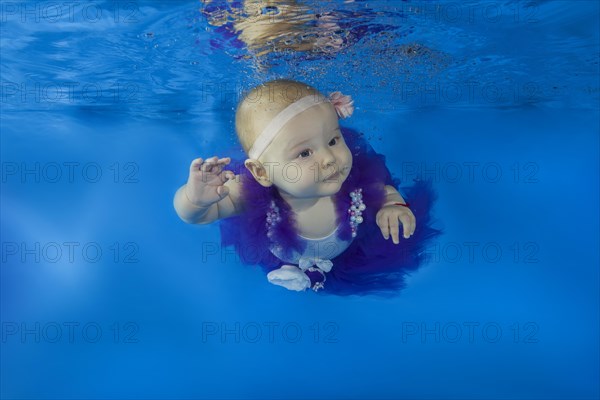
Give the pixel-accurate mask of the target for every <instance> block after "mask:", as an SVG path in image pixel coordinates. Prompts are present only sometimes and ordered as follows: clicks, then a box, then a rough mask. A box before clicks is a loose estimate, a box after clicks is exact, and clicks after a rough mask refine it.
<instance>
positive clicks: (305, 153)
mask: <svg viewBox="0 0 600 400" xmlns="http://www.w3.org/2000/svg"><path fill="white" fill-rule="evenodd" d="M308 156H310V150H309V149H306V150H303V151H301V152H300V154H298V157H300V158H306V157H308Z"/></svg>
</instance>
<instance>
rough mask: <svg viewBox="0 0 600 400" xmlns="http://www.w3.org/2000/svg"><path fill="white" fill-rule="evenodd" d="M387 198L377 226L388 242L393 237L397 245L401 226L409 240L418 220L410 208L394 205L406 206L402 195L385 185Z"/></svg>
mask: <svg viewBox="0 0 600 400" xmlns="http://www.w3.org/2000/svg"><path fill="white" fill-rule="evenodd" d="M385 192H386V198H385V201H384V202H383V205H382V207H381V209H380V210H379V211H378V212H377V216H376V221H377V226H379V228H380V229H381V234H382V235H383V237H384V238H385V239H386V240H387V239H389V237H390V234H391V235H392V241H393V242H394V243H395V244H398V243H400V238H399V237H398V235H399V231H400V225H399V224H398V221H400V222H401V223H402V227H403V230H404V238H405V239H408V238H409V237H410V236H411V235H412V234H413V233H414V232H415V229H416V222H417V221H416V219H415V216H414V214H413V213H412V211H410V208H408V207H404V206H400V205H394V203H396V202H398V203H402V204H406V202H405V201H404V199H403V198H402V196H401V195H400V193H398V191H397V190H396V188H394V187H393V186H390V185H385Z"/></svg>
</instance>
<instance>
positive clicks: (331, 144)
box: [329, 136, 340, 146]
mask: <svg viewBox="0 0 600 400" xmlns="http://www.w3.org/2000/svg"><path fill="white" fill-rule="evenodd" d="M339 140H340V137H339V136H336V137H334V138H333V139H331V140H330V141H329V145H330V146H334V145H335V144H336V143H337V142H338V141H339Z"/></svg>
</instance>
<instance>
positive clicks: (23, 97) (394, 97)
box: [0, 1, 600, 399]
mask: <svg viewBox="0 0 600 400" xmlns="http://www.w3.org/2000/svg"><path fill="white" fill-rule="evenodd" d="M56 4H58V3H56V2H53V3H50V2H47V3H44V2H37V3H33V2H31V3H12V2H5V1H3V2H2V3H1V9H0V18H1V24H2V25H1V39H0V40H1V41H0V43H1V46H2V47H1V50H2V51H1V73H2V77H1V81H2V93H1V103H0V105H1V157H2V191H1V196H0V199H1V214H2V215H1V219H2V226H1V234H2V238H1V242H2V267H1V270H0V274H1V275H0V276H1V307H0V309H1V321H2V341H1V355H0V368H1V374H0V386H1V391H0V394H1V397H2V398H6V399H12V398H16V399H23V398H27V399H32V398H44V399H59V398H60V399H63V398H77V399H80V398H89V399H91V398H94V399H99V398H102V399H105V398H155V399H159V398H160V399H163V398H165V399H166V398H169V399H175V398H188V399H192V398H194V399H214V398H221V399H226V398H227V399H229V398H249V399H259V398H260V399H264V398H296V399H308V398H315V399H317V398H318V399H325V398H335V399H342V398H356V399H363V398H378V399H383V398H390V399H391V398H410V399H440V398H444V399H445V398H472V399H504V398H519V399H593V398H598V397H599V396H600V390H599V379H598V376H599V375H600V373H599V372H600V371H599V346H598V337H599V333H600V332H599V320H598V311H599V310H598V304H599V302H598V300H599V299H598V297H599V276H598V266H599V264H600V263H599V249H598V243H599V233H598V226H599V224H598V222H599V215H598V204H599V191H598V186H599V176H598V171H599V168H598V164H599V157H598V155H599V143H598V137H599V131H600V129H599V123H598V121H599V101H600V95H599V93H600V91H599V86H600V85H599V78H598V74H599V64H598V61H599V56H598V55H599V26H598V25H599V24H598V20H599V19H598V14H599V9H598V8H599V7H598V3H597V2H592V1H577V2H567V1H564V2H561V1H524V2H513V1H501V2H493V3H491V2H487V3H482V2H474V1H470V2H464V3H460V4H459V3H450V2H417V3H415V2H392V1H387V2H382V1H379V2H377V1H373V2H368V3H367V2H362V1H356V2H353V3H345V2H343V1H338V2H331V4H329V3H327V4H326V5H323V4H320V5H319V6H318V8H319V10H320V11H323V10H324V9H325V10H326V11H330V12H334V13H336V15H338V16H343V17H344V18H343V19H342V20H340V25H341V26H342V28H343V29H342V30H343V31H345V32H353V33H352V35H354V36H352V35H349V36H348V37H347V38H346V40H347V41H346V47H345V48H343V49H342V50H341V51H340V52H339V53H336V54H334V55H331V54H322V53H321V54H320V53H316V54H312V55H310V56H308V55H307V54H306V53H304V54H293V53H292V54H290V53H278V52H275V53H270V54H267V55H265V56H263V57H261V62H265V63H266V65H268V68H257V64H256V60H255V59H253V58H252V57H251V56H250V57H248V54H249V53H248V51H247V50H246V49H245V48H244V47H240V45H239V43H238V42H237V41H236V39H235V38H234V37H231V35H228V34H227V33H226V31H225V30H224V28H223V27H218V26H215V25H210V24H209V23H207V15H208V14H210V12H214V9H213V10H211V9H208V10H206V9H204V10H205V11H206V13H202V12H201V10H203V4H202V3H201V2H197V1H180V2H167V1H163V2H157V1H148V2H141V1H140V2H136V1H132V2H117V3H115V2H81V4H72V3H61V4H62V6H60V7H63V8H61V9H60V10H57V9H56V7H57V6H56ZM221 4H223V3H221ZM313 6H314V4H313ZM65 7H66V8H65ZM314 7H316V6H314ZM407 45H408V46H411V48H413V49H416V50H415V52H416V54H415V53H411V52H410V51H408V52H407V51H406V46H407ZM403 46H404V47H403ZM401 49H404V50H401ZM407 54H408V55H410V54H412V55H413V56H408V55H407ZM282 76H285V77H291V78H294V79H299V80H304V81H306V82H308V83H310V84H312V85H314V86H316V87H317V88H319V89H321V90H322V91H323V92H329V91H334V90H341V91H342V92H344V93H348V94H351V95H352V96H353V98H354V99H355V105H356V106H357V107H358V108H357V110H356V112H355V113H354V115H353V116H352V118H350V119H348V120H344V121H343V122H342V124H345V125H347V126H351V127H354V128H357V129H359V130H361V131H362V132H365V134H366V135H367V137H369V140H370V142H371V144H372V145H373V147H374V148H375V149H376V150H377V151H379V152H381V153H382V154H385V155H386V157H387V161H388V165H389V167H390V169H391V170H392V171H393V172H394V173H395V174H396V175H397V176H400V177H401V178H402V179H403V181H404V182H405V184H409V183H410V182H411V180H412V179H413V178H415V177H418V176H428V177H430V178H432V179H434V182H435V187H436V189H437V191H438V194H439V200H438V202H437V203H436V206H435V210H434V212H435V216H436V218H437V220H438V222H439V224H440V226H443V228H444V232H445V234H444V236H443V237H442V238H441V239H440V240H439V241H438V243H437V244H436V245H435V246H432V247H431V248H429V249H428V252H429V253H430V260H429V263H428V264H427V265H425V266H424V267H423V268H422V269H420V270H419V271H418V272H417V273H415V274H413V275H412V276H411V277H410V278H409V281H408V287H407V289H406V290H404V291H403V293H402V294H401V296H399V297H397V298H395V299H380V298H373V297H363V298H352V297H350V298H348V297H334V296H322V295H317V294H314V293H312V292H310V293H309V292H307V293H295V292H288V291H286V290H285V289H283V288H280V287H276V286H274V285H271V284H269V283H268V282H267V281H266V279H265V276H264V274H263V273H262V272H261V271H260V270H259V269H258V268H251V267H247V266H243V265H241V264H240V262H239V260H238V259H237V258H236V255H235V254H233V253H232V252H231V251H230V250H228V249H220V248H219V246H218V240H217V239H218V233H219V230H218V226H217V225H216V224H213V225H207V226H193V225H188V224H185V223H183V222H182V221H180V220H179V218H178V217H177V215H176V214H175V211H174V209H173V207H172V198H173V194H174V192H175V190H177V188H178V187H179V186H181V185H182V184H183V183H184V182H185V180H186V178H187V176H186V173H187V170H188V166H189V163H190V161H191V160H192V159H193V158H196V157H200V156H201V157H209V156H213V155H219V156H226V155H229V154H230V153H231V155H236V156H239V154H241V153H238V154H234V153H235V152H236V151H238V152H239V148H237V147H236V146H237V144H236V138H235V133H234V108H235V105H236V101H237V99H238V96H239V92H240V90H241V89H243V88H248V87H251V86H253V85H255V84H257V83H259V82H261V81H264V80H266V79H272V78H276V77H282ZM236 149H237V150H236Z"/></svg>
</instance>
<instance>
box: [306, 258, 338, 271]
mask: <svg viewBox="0 0 600 400" xmlns="http://www.w3.org/2000/svg"><path fill="white" fill-rule="evenodd" d="M298 263H299V264H300V265H299V266H300V269H301V270H302V271H306V270H307V269H309V268H310V267H312V266H313V265H316V266H317V267H318V268H319V269H320V270H321V271H323V272H329V271H331V268H332V267H333V263H332V262H331V261H330V260H324V259H322V258H318V257H300V261H299V262H298Z"/></svg>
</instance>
